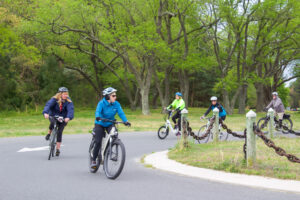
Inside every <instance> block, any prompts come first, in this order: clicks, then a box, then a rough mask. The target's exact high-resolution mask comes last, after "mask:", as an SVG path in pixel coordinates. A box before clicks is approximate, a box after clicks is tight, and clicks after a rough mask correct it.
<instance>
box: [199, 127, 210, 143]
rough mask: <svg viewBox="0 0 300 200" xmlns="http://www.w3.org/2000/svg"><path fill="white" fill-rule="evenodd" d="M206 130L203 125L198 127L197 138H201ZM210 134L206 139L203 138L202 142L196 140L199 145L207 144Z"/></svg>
mask: <svg viewBox="0 0 300 200" xmlns="http://www.w3.org/2000/svg"><path fill="white" fill-rule="evenodd" d="M206 130H207V126H206V125H203V126H201V127H200V129H199V131H198V133H197V136H199V137H201V136H203V135H204V134H205V133H206ZM210 135H211V134H210V133H209V134H208V136H207V137H206V138H204V139H203V140H197V141H198V143H199V144H203V143H207V142H208V141H209V139H210Z"/></svg>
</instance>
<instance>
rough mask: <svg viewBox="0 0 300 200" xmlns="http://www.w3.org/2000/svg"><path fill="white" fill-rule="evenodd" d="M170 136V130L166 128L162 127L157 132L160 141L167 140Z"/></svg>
mask: <svg viewBox="0 0 300 200" xmlns="http://www.w3.org/2000/svg"><path fill="white" fill-rule="evenodd" d="M168 134H169V128H168V127H166V126H165V125H164V126H161V127H160V128H159V129H158V131H157V135H158V137H159V139H161V140H163V139H165V138H166V137H167V136H168Z"/></svg>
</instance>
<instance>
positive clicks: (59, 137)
mask: <svg viewBox="0 0 300 200" xmlns="http://www.w3.org/2000/svg"><path fill="white" fill-rule="evenodd" d="M49 121H50V125H49V129H50V130H51V131H52V130H53V129H54V123H55V119H53V118H52V119H50V118H49ZM67 124H68V123H66V122H63V123H59V122H57V123H56V125H57V126H58V129H57V134H56V135H57V139H56V140H57V142H61V140H62V133H63V131H64V128H65V126H67Z"/></svg>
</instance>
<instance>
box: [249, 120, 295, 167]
mask: <svg viewBox="0 0 300 200" xmlns="http://www.w3.org/2000/svg"><path fill="white" fill-rule="evenodd" d="M253 130H254V133H255V134H256V135H257V136H258V137H260V138H261V139H262V140H263V141H264V143H265V144H266V145H267V146H268V147H270V148H273V149H274V150H275V152H276V153H277V154H278V155H280V156H285V157H286V158H287V159H288V160H289V161H291V162H295V163H300V159H299V158H298V157H296V156H295V155H292V154H288V153H286V151H285V150H284V149H282V148H281V147H278V146H276V145H275V143H274V142H273V141H272V140H271V139H269V138H267V137H266V136H265V135H264V134H263V133H262V132H261V130H260V129H258V127H257V126H256V125H255V124H253Z"/></svg>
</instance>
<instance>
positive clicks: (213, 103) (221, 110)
mask: <svg viewBox="0 0 300 200" xmlns="http://www.w3.org/2000/svg"><path fill="white" fill-rule="evenodd" d="M210 101H211V105H210V106H209V108H208V109H207V111H206V112H205V113H204V115H202V116H201V117H200V119H204V118H205V117H206V116H207V115H208V113H209V112H210V111H211V110H213V109H215V108H218V109H219V118H220V119H222V120H223V121H224V120H225V119H226V115H227V113H226V110H225V109H224V108H223V106H222V105H221V104H220V103H218V102H217V101H218V98H217V97H215V96H213V97H211V98H210Z"/></svg>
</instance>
